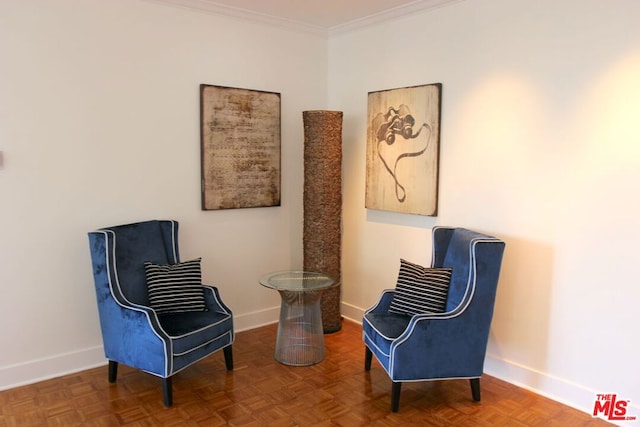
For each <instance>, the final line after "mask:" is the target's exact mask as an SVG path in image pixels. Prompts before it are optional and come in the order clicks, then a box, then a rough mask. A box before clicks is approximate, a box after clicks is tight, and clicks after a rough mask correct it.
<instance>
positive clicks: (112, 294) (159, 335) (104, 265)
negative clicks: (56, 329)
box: [89, 221, 234, 406]
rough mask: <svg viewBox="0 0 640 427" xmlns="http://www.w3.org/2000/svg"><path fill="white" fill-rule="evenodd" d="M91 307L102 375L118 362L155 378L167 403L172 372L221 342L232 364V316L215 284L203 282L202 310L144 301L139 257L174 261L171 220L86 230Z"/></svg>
mask: <svg viewBox="0 0 640 427" xmlns="http://www.w3.org/2000/svg"><path fill="white" fill-rule="evenodd" d="M89 245H90V250H91V260H92V264H93V276H94V282H95V290H96V297H97V302H98V314H99V318H100V327H101V330H102V340H103V345H104V352H105V356H106V358H107V359H108V361H109V381H110V382H115V380H116V376H117V367H118V363H123V364H125V365H128V366H131V367H134V368H138V369H141V370H143V371H145V372H148V373H151V374H153V375H156V376H158V377H160V378H162V385H163V398H164V404H165V405H166V406H171V404H172V402H173V395H172V388H171V377H172V375H174V374H176V373H177V372H179V371H180V370H182V369H184V368H186V367H187V366H189V365H191V364H193V363H195V362H197V361H198V360H200V359H202V358H204V357H206V356H208V355H210V354H211V353H214V352H216V351H218V350H221V349H223V350H224V355H225V362H226V368H227V370H232V369H233V356H232V351H231V345H232V343H233V341H234V331H233V316H232V313H231V310H230V309H229V308H228V307H227V306H226V305H225V304H224V303H223V302H222V299H221V298H220V295H219V292H218V289H217V288H215V287H213V286H204V287H203V289H204V297H205V304H206V310H204V311H193V312H170V313H163V314H160V313H158V312H157V311H156V310H154V309H153V308H151V307H150V304H149V295H148V292H147V282H146V276H145V268H144V263H145V262H152V263H155V264H161V265H171V264H176V263H179V262H180V254H179V251H178V222H176V221H146V222H140V223H135V224H127V225H120V226H115V227H107V228H102V229H100V230H96V231H92V232H90V233H89Z"/></svg>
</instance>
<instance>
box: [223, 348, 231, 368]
mask: <svg viewBox="0 0 640 427" xmlns="http://www.w3.org/2000/svg"><path fill="white" fill-rule="evenodd" d="M222 351H223V352H224V363H225V365H227V371H233V350H232V349H231V346H227V347H225V348H224V349H222Z"/></svg>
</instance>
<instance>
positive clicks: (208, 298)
mask: <svg viewBox="0 0 640 427" xmlns="http://www.w3.org/2000/svg"><path fill="white" fill-rule="evenodd" d="M202 286H203V287H204V302H205V305H206V306H207V310H210V311H215V312H219V313H225V314H232V313H231V309H230V308H229V307H227V306H226V305H225V303H224V302H222V298H220V292H219V291H218V288H217V287H215V286H213V285H202Z"/></svg>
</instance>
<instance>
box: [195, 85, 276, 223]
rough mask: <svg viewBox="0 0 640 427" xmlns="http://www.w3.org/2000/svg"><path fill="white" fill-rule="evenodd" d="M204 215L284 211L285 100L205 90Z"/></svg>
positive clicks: (202, 88) (244, 91) (202, 94)
mask: <svg viewBox="0 0 640 427" xmlns="http://www.w3.org/2000/svg"><path fill="white" fill-rule="evenodd" d="M200 145H201V157H202V183H201V187H202V188H201V191H202V209H203V210H217V209H238V208H253V207H263V206H280V94H279V93H274V92H263V91H257V90H249V89H237V88H229V87H223V86H213V85H205V84H201V85H200Z"/></svg>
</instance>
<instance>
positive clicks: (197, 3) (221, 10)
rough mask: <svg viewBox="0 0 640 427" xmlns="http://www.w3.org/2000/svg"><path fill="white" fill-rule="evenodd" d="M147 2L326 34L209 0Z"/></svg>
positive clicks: (299, 23) (298, 24)
mask: <svg viewBox="0 0 640 427" xmlns="http://www.w3.org/2000/svg"><path fill="white" fill-rule="evenodd" d="M142 1H145V2H147V3H156V4H161V5H165V6H173V7H179V8H182V9H189V10H194V11H196V12H202V13H208V14H212V15H223V16H228V17H232V18H237V19H241V20H245V21H253V22H259V23H262V24H269V25H275V26H278V27H283V28H285V29H291V30H296V31H303V32H307V33H312V34H317V35H322V36H326V35H327V29H326V28H324V27H320V26H317V25H311V24H306V23H304V22H299V21H294V20H290V19H285V18H281V17H279V16H273V15H268V14H264V13H259V12H254V11H251V10H247V9H242V8H237V7H232V6H227V5H222V4H218V3H215V2H213V1H211V0H142Z"/></svg>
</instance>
